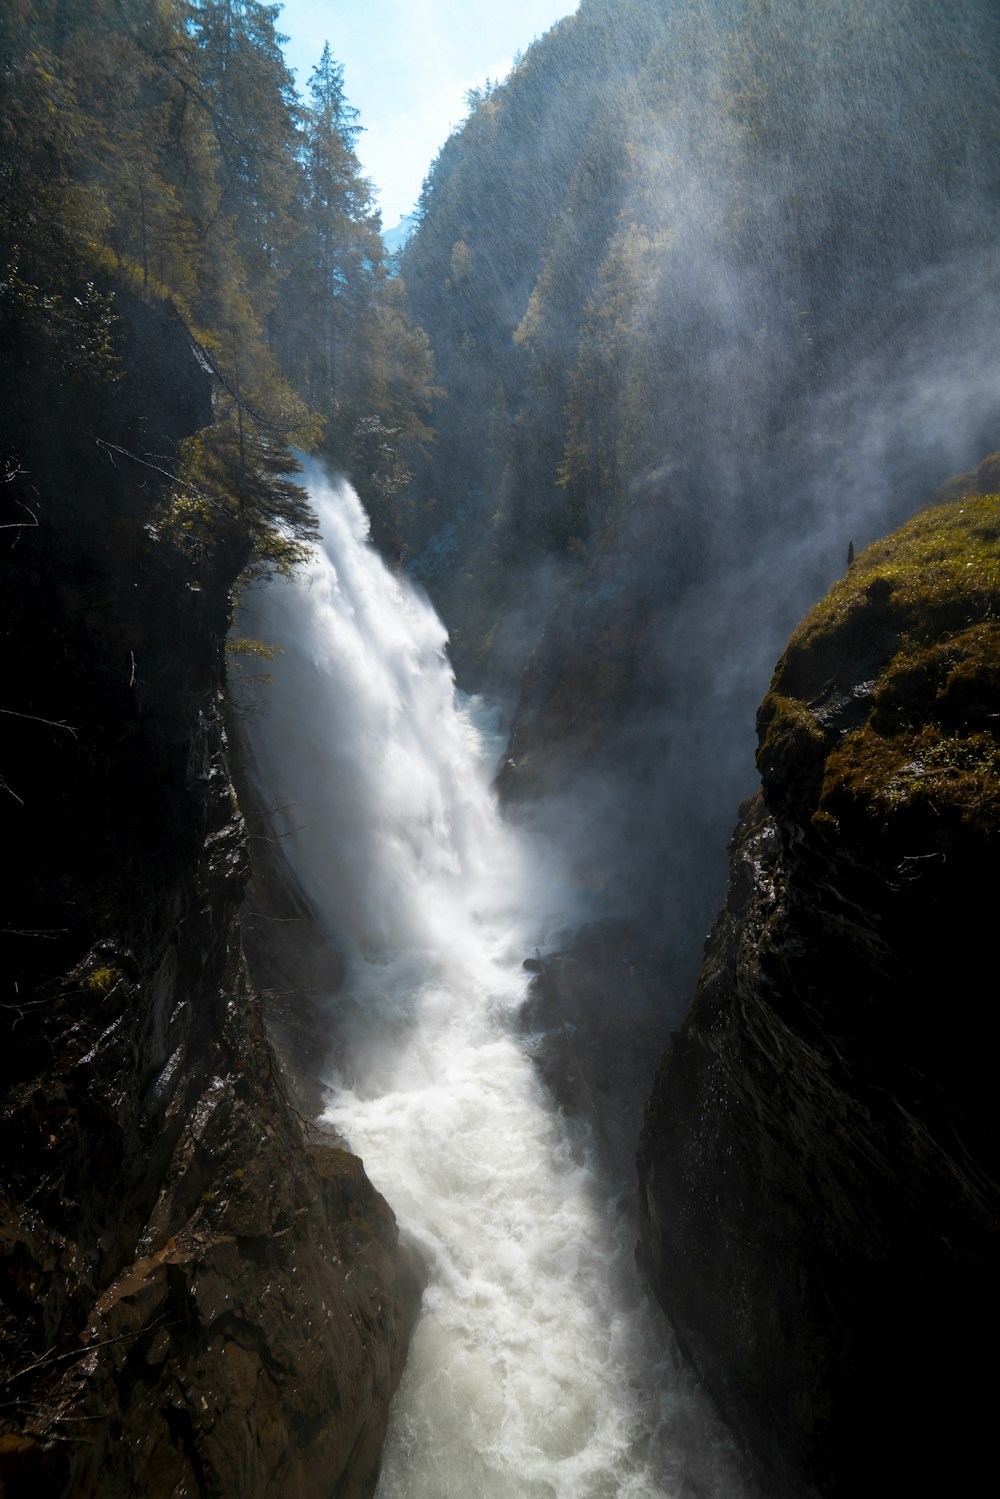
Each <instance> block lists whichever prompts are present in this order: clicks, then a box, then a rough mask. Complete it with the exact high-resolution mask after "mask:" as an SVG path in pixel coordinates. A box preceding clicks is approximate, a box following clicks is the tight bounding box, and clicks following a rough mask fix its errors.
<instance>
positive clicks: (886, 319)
mask: <svg viewBox="0 0 1000 1499" xmlns="http://www.w3.org/2000/svg"><path fill="white" fill-rule="evenodd" d="M560 43H561V45H562V48H563V53H562V59H561V65H562V67H565V68H566V69H567V70H571V69H572V67H573V65H574V60H575V58H576V57H580V56H586V57H588V58H589V59H590V61H591V65H592V67H593V74H592V76H591V80H590V82H591V86H592V87H593V88H594V90H595V92H594V94H593V95H591V96H590V102H589V103H588V102H583V103H581V100H580V98H579V97H574V108H576V110H577V112H576V113H575V114H573V115H572V116H571V115H569V112H568V108H567V112H566V114H565V115H564V116H563V117H562V118H560V116H559V112H560V109H561V108H566V106H564V105H562V104H561V102H560V100H561V97H562V96H561V95H560V93H559V88H560V84H561V81H562V77H563V74H562V73H561V71H560V66H559V64H558V63H557V61H556V59H555V57H554V52H555V48H556V46H557V44H560ZM548 46H549V53H548V56H547V57H546V55H545V53H544V50H543V49H537V48H536V49H533V53H531V54H529V57H528V59H526V62H527V64H528V66H527V68H522V70H521V71H520V73H519V74H515V76H514V77H513V78H512V79H511V80H510V81H509V82H508V84H507V85H505V88H504V89H502V90H500V91H499V92H498V93H497V94H496V95H494V97H493V99H492V100H491V101H490V102H491V106H492V113H491V114H490V115H489V116H488V117H485V116H484V118H481V119H477V118H475V117H474V118H473V120H472V121H470V124H469V125H468V126H467V127H466V130H465V132H464V135H463V136H462V137H461V138H460V139H461V142H462V148H463V154H462V156H461V157H460V158H456V160H457V164H456V166H455V167H454V169H453V171H452V173H451V175H450V176H449V179H448V182H447V186H446V189H443V190H437V189H435V179H434V177H432V179H431V183H430V192H429V194H428V198H427V202H426V205H425V216H424V222H423V224H422V226H421V230H420V232H419V234H418V235H417V238H416V240H415V242H414V245H413V247H412V251H411V253H410V256H409V259H408V262H407V274H409V275H410V278H411V280H410V287H411V294H413V296H414V299H415V304H416V305H417V306H419V307H421V308H422V309H423V311H422V315H425V316H426V318H427V326H428V328H429V330H430V332H431V337H432V342H433V341H434V339H435V336H436V334H437V335H438V336H440V337H442V338H443V337H445V336H446V335H447V336H449V337H450V338H451V342H450V343H449V344H448V346H447V349H446V350H445V353H444V364H443V369H444V370H445V371H446V372H447V373H446V376H445V378H446V379H447V380H448V384H449V406H450V408H451V409H450V410H449V411H444V410H443V411H442V421H443V423H444V426H445V431H446V433H447V432H450V430H451V425H450V424H452V423H454V424H455V425H456V426H458V427H462V429H463V434H462V438H461V443H460V447H461V452H462V454H463V459H462V462H463V465H464V468H463V471H462V472H460V473H453V472H451V471H447V472H445V473H442V472H441V471H440V470H435V471H434V472H433V474H432V476H431V477H429V478H427V479H426V481H425V479H424V478H423V477H422V476H421V474H420V473H419V472H418V477H417V484H418V486H420V485H421V484H423V483H424V482H427V483H428V484H431V483H433V484H434V485H435V486H436V493H437V494H438V498H439V507H438V510H439V511H441V510H443V511H445V513H446V515H447V517H448V519H449V521H450V522H451V523H452V524H453V525H456V526H457V532H458V536H459V538H460V550H461V551H463V552H464V553H465V554H466V568H467V569H468V568H469V567H470V563H469V561H468V557H469V555H471V556H472V557H473V558H474V559H476V561H474V562H473V563H472V564H471V568H472V574H473V576H474V577H475V583H474V585H473V589H472V591H471V592H470V591H469V589H468V585H467V584H463V580H462V573H461V572H460V571H459V570H456V571H455V572H454V573H453V574H452V575H451V576H450V577H449V578H447V579H446V581H445V582H444V584H443V586H442V587H441V588H440V590H437V589H436V588H435V583H434V581H433V579H432V578H430V577H429V578H428V586H429V587H431V589H432V592H433V593H435V596H436V597H439V598H440V603H441V607H442V608H443V611H444V614H445V618H446V620H447V621H448V623H449V625H454V626H455V630H456V634H457V636H458V638H459V642H460V649H459V652H458V656H457V659H458V662H459V670H460V677H461V678H462V679H463V680H470V681H473V682H475V681H476V680H481V679H482V678H483V675H484V670H485V679H486V680H487V681H489V682H490V685H491V687H492V688H493V689H494V690H495V691H496V692H498V694H500V695H501V696H503V695H504V693H506V694H507V697H508V699H509V700H510V701H516V700H518V699H519V700H520V708H519V710H518V711H517V712H516V713H515V715H514V744H513V746H512V758H513V759H514V761H515V762H516V763H515V765H514V766H513V768H512V772H511V774H510V775H509V777H508V778H507V781H506V784H505V790H506V792H507V794H508V795H509V796H510V798H511V799H512V802H513V803H517V804H518V806H517V810H516V815H518V816H520V817H521V818H523V819H524V820H526V821H530V822H531V823H532V825H534V826H535V827H536V828H538V829H539V830H540V831H541V834H542V836H544V837H545V838H546V839H553V840H556V841H558V842H559V843H561V845H562V846H563V847H565V848H566V849H567V851H568V854H567V856H568V858H569V861H570V864H571V865H572V866H574V867H575V868H576V869H577V870H580V871H582V870H585V869H586V870H593V869H594V868H595V867H596V868H598V869H600V870H601V871H602V878H601V880H600V887H601V891H602V897H601V901H599V902H598V903H597V904H598V909H599V910H600V909H603V911H604V912H605V913H609V914H611V913H613V914H622V913H625V914H632V915H635V916H638V918H639V921H640V923H641V925H642V926H643V927H644V928H645V930H646V931H647V933H655V934H656V935H655V940H656V941H657V942H658V943H659V944H660V945H661V947H662V949H663V951H664V952H665V953H666V954H669V955H670V957H671V961H673V962H676V960H677V959H678V958H680V959H682V964H683V965H686V968H687V971H688V972H689V973H691V974H693V971H694V969H695V967H696V964H697V960H698V951H699V948H700V943H701V940H702V937H703V936H704V934H705V932H706V931H707V928H708V925H709V924H710V921H711V919H712V916H713V914H714V911H715V910H716V909H717V907H718V905H719V903H720V901H721V898H722V894H723V884H724V868H725V846H726V841H727V837H728V832H729V829H730V828H731V826H732V824H733V822H734V820H735V815H736V808H737V805H738V803H739V801H740V800H741V799H742V798H743V797H745V796H747V795H749V794H750V793H752V792H753V790H754V788H755V786H756V781H757V777H756V772H755V768H754V763H753V754H754V747H755V746H754V732H753V729H754V717H755V711H756V707H757V704H758V703H759V702H760V700H761V698H762V697H763V695H764V693H765V692H766V690H767V685H768V681H769V677H770V673H771V670H772V668H773V665H774V663H775V661H776V660H777V658H778V656H779V655H780V653H781V651H782V649H783V646H784V642H785V640H786V639H787V637H788V635H789V633H790V632H791V630H792V629H793V628H794V626H795V624H796V623H797V622H798V620H799V619H800V618H801V616H802V614H803V612H804V611H805V610H806V609H807V608H808V607H809V606H810V604H811V603H813V602H815V601H816V600H817V599H818V598H819V597H821V595H822V594H823V592H824V591H825V589H826V588H827V587H828V586H829V584H830V582H831V581H832V580H833V579H834V578H836V577H837V576H838V575H840V574H841V573H842V572H843V571H844V569H845V568H846V565H847V553H848V544H849V543H850V542H853V543H854V546H855V548H856V549H860V548H861V547H863V546H864V545H865V544H867V543H868V542H869V541H870V540H873V539H874V538H876V537H877V536H879V535H882V534H884V532H885V531H886V530H888V529H890V528H891V527H892V526H894V525H896V524H898V523H899V522H900V521H901V520H902V519H904V518H905V517H906V516H907V515H909V514H911V513H912V512H913V511H914V510H915V509H917V508H919V507H920V506H921V505H923V504H926V503H928V502H929V501H930V500H931V499H932V498H933V496H934V493H935V491H936V490H937V488H938V487H939V486H940V485H941V484H942V483H944V482H945V481H946V480H947V479H948V478H949V477H950V476H952V475H954V474H955V473H957V472H962V471H967V470H969V469H971V468H974V467H975V466H976V464H977V463H978V462H979V461H980V460H981V459H982V458H983V457H984V456H985V454H986V453H988V452H990V451H992V450H993V449H994V448H995V447H996V446H997V445H998V444H1000V421H998V412H1000V399H998V398H1000V357H998V352H997V348H996V341H995V338H994V336H993V330H994V328H995V325H996V314H997V310H998V301H1000V274H998V271H997V260H996V252H995V247H996V243H997V234H998V229H1000V224H998V201H1000V196H998V187H1000V183H998V162H1000V156H998V153H997V150H996V144H997V140H998V126H1000V91H998V84H997V69H996V66H995V64H996V61H997V58H998V54H1000V21H998V18H997V15H996V13H995V8H994V7H991V6H988V5H982V4H962V5H958V6H949V7H947V8H937V7H928V6H926V5H924V4H918V3H909V4H876V5H864V6H861V5H857V4H854V3H849V0H838V3H834V4H831V5H826V6H823V7H821V8H820V7H806V8H803V7H801V6H799V5H793V4H786V3H774V4H745V5H744V4H739V5H737V4H726V3H701V4H692V5H687V6H684V7H671V8H669V9H667V10H664V9H663V8H661V7H651V6H645V5H640V4H633V5H629V6H620V7H615V8H611V9H610V10H609V9H608V8H607V7H602V6H598V5H590V6H588V5H586V4H585V5H583V6H581V9H580V13H579V15H578V16H577V17H575V18H571V20H570V21H568V22H566V23H563V26H562V28H561V29H560V30H559V31H557V32H556V33H554V34H552V36H550V38H549V39H548ZM598 79H599V80H600V87H599V88H598V86H597V80H598ZM536 117H540V118H539V123H538V124H537V125H536V123H535V119H536ZM581 122H583V128H582V129H581ZM487 133H488V142H489V144H488V145H487V144H481V140H482V139H485V138H486V136H487ZM506 134H510V135H513V136H516V139H517V151H516V153H515V156H514V159H513V161H512V162H511V163H510V165H509V168H507V170H508V172H509V176H508V177H504V171H505V166H506V163H505V158H504V157H502V156H500V155H499V152H498V148H499V144H500V142H501V140H504V139H505V138H506ZM444 161H445V158H444V157H443V158H442V164H443V163H444ZM477 172H479V173H480V174H481V175H480V177H479V178H477V177H476V173H477ZM524 173H527V175H528V177H529V178H530V179H531V191H533V192H535V193H537V192H538V190H539V189H538V183H539V182H540V183H542V184H545V185H546V190H547V191H548V192H549V194H550V201H551V202H552V204H553V206H552V207H551V209H550V211H549V213H548V217H547V220H546V222H545V223H544V225H543V226H542V227H541V228H540V227H539V225H538V223H537V222H536V221H535V220H534V219H530V220H529V219H525V220H524V221H522V220H521V219H518V218H517V217H516V213H515V218H514V221H513V223H511V222H510V221H509V219H507V218H500V217H497V216H494V215H493V214H492V213H491V209H490V202H491V201H492V199H494V198H499V199H500V200H502V201H504V202H505V203H506V201H507V200H506V198H505V196H504V195H505V193H508V194H509V192H510V191H511V188H510V183H511V182H514V183H517V182H518V181H519V179H520V177H521V175H522V174H524ZM498 176H499V177H500V178H501V179H502V182H501V185H500V186H499V187H498V186H497V181H496V179H497V177H498ZM536 179H537V181H536ZM459 182H461V185H462V188H463V189H464V192H465V195H466V203H465V208H464V214H459V215H456V210H455V206H454V205H455V201H456V192H457V185H458V183H459ZM484 185H486V186H487V190H488V193H489V195H490V197H489V199H487V198H484V197H483V196H482V195H481V194H482V187H483V186H484ZM534 206H535V208H537V207H538V206H539V205H538V204H535V205H534ZM529 224H530V233H531V234H533V235H534V240H533V241H531V243H529V240H528V238H526V236H527V235H528V234H529ZM458 227H460V228H461V230H462V235H463V242H464V243H466V244H467V246H468V255H469V263H470V264H471V266H472V267H473V269H472V271H471V272H470V274H469V276H468V277H467V278H466V281H465V282H464V283H463V285H462V287H461V288H459V287H457V286H456V287H455V288H454V294H453V297H452V299H451V301H450V302H449V301H448V298H447V295H446V294H445V303H444V304H442V303H441V300H440V299H441V296H442V292H441V290H440V289H439V290H438V292H436V293H435V295H436V296H437V297H438V299H439V300H438V302H437V303H435V304H432V303H431V302H428V301H422V299H423V298H425V297H426V296H427V295H428V293H427V291H426V290H425V289H424V281H425V280H426V277H427V272H426V267H427V265H428V264H429V262H430V260H431V257H432V256H433V254H434V253H435V246H436V245H437V244H438V243H439V241H440V242H442V243H448V242H449V241H448V236H449V234H451V233H453V232H454V230H455V229H456V228H458ZM507 252H509V254H508V253H507ZM498 257H506V258H505V259H503V262H502V263H503V266H504V267H505V269H506V276H505V277H504V278H502V286H501V289H500V290H497V289H496V278H497V276H498V275H499V274H500V273H498V272H497V271H496V269H495V265H496V262H497V259H498ZM481 265H483V266H486V265H488V266H489V267H490V269H489V270H488V271H487V270H483V271H482V273H481V274H479V273H477V270H476V268H477V267H479V266H481ZM477 294H478V295H480V296H481V298H482V303H481V304H478V303H477V304H473V303H472V302H471V299H472V298H473V297H474V296H475V295H477ZM473 305H475V314H474V316H473V314H472V312H471V310H470V311H469V312H466V311H463V309H467V308H468V309H471V307H472V306H473ZM456 317H457V318H458V322H459V326H460V327H461V328H462V329H463V330H464V332H463V335H462V336H463V338H464V339H465V344H464V345H463V346H462V348H463V353H462V356H461V358H460V359H459V360H458V362H456V341H455V339H454V334H453V333H452V332H451V330H452V329H453V327H454V324H455V319H456ZM487 324H488V325H489V332H488V334H487V333H484V334H483V335H482V336H480V334H479V333H478V331H477V330H478V329H479V328H480V327H485V326H486V325H487ZM505 329H509V330H510V332H509V335H508V336H509V338H510V343H509V344H505V342H504V330H505ZM438 330H440V333H439V334H438ZM449 351H450V352H449ZM495 382H499V385H500V387H501V388H502V391H503V404H502V408H501V406H500V405H499V404H498V398H493V400H492V406H491V397H492V392H493V386H494V383H495ZM466 388H468V390H469V392H470V393H469V395H468V398H467V397H466ZM490 424H492V425H490ZM484 426H485V427H488V431H489V437H488V439H487V437H486V434H485V433H484ZM498 428H499V435H498ZM447 485H451V492H450V494H446V495H445V496H442V494H441V488H442V487H444V486H447ZM484 534H485V536H486V537H487V543H486V544H484V540H483V536H484ZM491 549H492V550H491ZM498 558H499V561H497V559H498ZM415 560H416V567H417V571H418V574H419V573H420V572H421V555H417V556H416V559H415ZM466 576H467V577H468V571H467V572H466ZM491 588H492V590H493V609H494V612H493V617H492V618H491V619H490V620H489V621H488V622H487V623H488V625H489V628H490V630H491V631H492V633H491V635H490V640H489V647H488V651H487V653H486V655H485V657H484V656H482V655H480V657H479V658H478V659H477V658H476V656H475V653H474V652H472V651H470V650H469V648H468V645H467V642H466V635H467V633H469V632H471V633H472V634H475V633H476V632H477V631H478V632H479V633H480V634H482V633H483V632H484V630H485V626H484V625H483V623H482V620H481V613H482V609H483V605H482V596H483V593H484V591H486V592H489V590H490V589H491ZM609 598H610V600H611V602H610V603H609V602H608V600H609ZM612 618H615V619H617V620H618V621H619V622H620V621H622V620H632V621H634V622H635V623H634V627H633V634H632V639H631V642H630V644H629V646H628V648H627V649H626V650H625V651H624V654H622V652H621V651H619V650H618V647H615V648H614V650H615V651H616V652H617V654H615V655H614V657H613V660H612V661H611V665H610V668H609V669H611V670H612V671H616V672H617V673H618V680H617V685H612V686H610V687H609V688H608V690H607V692H606V693H605V696H604V697H603V698H601V689H599V690H598V692H597V695H596V697H595V696H594V694H593V693H591V694H590V697H589V708H586V709H585V708H584V706H583V700H584V698H585V697H586V696H587V691H588V689H587V688H586V686H585V682H584V679H585V678H586V677H587V676H588V673H589V672H590V663H592V661H593V659H594V656H595V653H596V655H597V658H598V659H601V650H602V646H601V644H600V640H601V638H602V631H603V632H604V637H605V638H606V636H607V631H608V626H609V621H610V620H611V619H612ZM526 640H529V641H530V642H531V643H532V645H533V646H534V647H535V649H534V654H533V655H531V656H530V659H528V658H529V652H528V651H526V650H525V648H524V643H525V641H526ZM526 660H527V661H528V664H527V670H526V676H525V679H524V682H523V683H522V682H521V681H519V680H518V678H519V674H520V670H521V666H522V664H523V663H524V662H525V661H526ZM574 662H575V663H576V664H575V665H574V664H573V663H574ZM567 663H569V664H567ZM574 681H575V682H576V687H575V688H572V687H571V688H566V683H567V682H571V683H572V682H574ZM559 684H562V688H563V689H565V690H567V691H570V693H571V695H572V692H574V691H575V692H576V693H577V696H576V697H574V698H573V703H574V704H575V706H574V707H573V709H572V712H570V713H569V715H568V716H564V717H563V719H562V721H558V714H557V713H556V712H554V711H553V709H552V707H551V703H552V700H553V695H554V694H555V693H556V692H557V691H558V690H559ZM588 712H589V714H590V718H589V721H587V713H588ZM582 721H586V727H585V728H584V729H583V730H582V731H581V727H580V725H581V722H582ZM591 883H593V882H592V881H591Z"/></svg>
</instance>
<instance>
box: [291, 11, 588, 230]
mask: <svg viewBox="0 0 1000 1499" xmlns="http://www.w3.org/2000/svg"><path fill="white" fill-rule="evenodd" d="M575 9H576V3H575V0H283V3H282V7H281V14H280V15H279V17H278V30H279V31H280V32H283V33H285V34H286V35H287V36H288V38H289V39H288V42H287V43H286V44H285V56H286V58H287V60H288V64H289V66H290V67H291V68H292V70H293V71H294V72H295V74H296V81H297V84H298V88H299V92H300V93H302V94H304V93H305V89H306V86H307V84H308V82H309V75H310V73H311V72H312V69H313V68H314V66H315V65H316V63H317V62H318V61H319V57H320V53H321V52H322V50H323V43H324V41H328V42H329V43H330V50H331V52H332V53H333V56H334V58H335V59H336V60H337V62H340V63H343V65H344V93H345V96H346V98H347V102H348V103H349V104H353V106H354V108H355V109H357V110H360V112H361V118H360V120H359V121H358V123H359V124H360V125H362V126H363V127H364V134H363V135H360V136H358V138H357V145H356V150H357V153H358V157H359V158H360V161H361V165H362V168H363V169H364V172H365V175H366V176H367V177H369V178H370V179H371V181H372V183H373V185H374V187H375V189H376V201H377V202H378V204H379V207H380V208H381V210H382V223H383V226H384V228H386V229H391V228H393V227H394V225H395V224H397V223H398V221H399V219H400V218H401V217H402V216H403V214H406V213H409V212H410V210H411V209H412V208H413V206H414V205H415V203H416V201H417V198H418V197H419V196H420V188H421V185H422V183H423V180H424V178H425V177H426V175H427V172H428V170H429V168H430V165H431V162H432V161H433V160H434V158H435V156H436V155H437V153H438V151H439V150H440V148H441V147H442V146H443V145H444V142H445V141H446V140H447V138H448V136H449V135H450V134H451V132H452V130H453V129H454V128H455V126H456V125H458V124H459V123H460V122H461V120H462V119H463V118H464V116H465V114H466V113H467V109H466V104H465V95H466V92H467V91H468V90H469V89H470V88H478V87H480V86H481V85H482V84H483V83H485V81H486V79H487V78H503V77H505V76H506V75H507V73H509V71H510V68H511V64H512V63H513V61H514V55H515V53H516V52H518V51H519V50H520V51H522V52H524V51H526V50H527V48H528V46H529V45H530V43H531V42H532V41H533V40H534V39H535V37H537V36H541V35H542V33H543V32H545V31H548V29H549V27H550V26H552V25H553V24H554V23H555V22H556V21H558V20H560V19H561V18H562V17H563V16H566V15H570V14H571V13H572V12H573V11H574V10H575Z"/></svg>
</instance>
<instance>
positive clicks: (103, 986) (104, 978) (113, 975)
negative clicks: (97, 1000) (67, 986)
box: [83, 968, 118, 995]
mask: <svg viewBox="0 0 1000 1499" xmlns="http://www.w3.org/2000/svg"><path fill="white" fill-rule="evenodd" d="M117 978H118V974H117V972H116V971H115V969H113V968H92V969H91V971H90V972H89V973H88V974H87V976H86V978H85V979H84V981H83V987H84V988H85V989H86V991H87V993H88V994H94V995H99V994H107V993H108V992H109V991H110V989H111V988H112V986H113V984H114V983H115V981H116V979H117Z"/></svg>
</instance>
